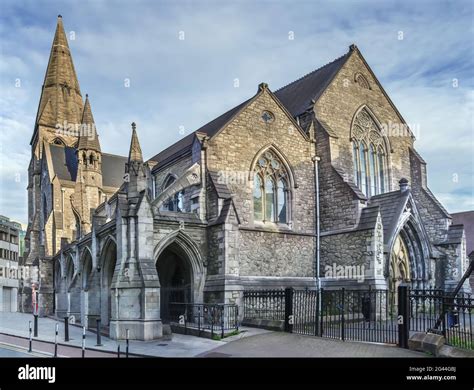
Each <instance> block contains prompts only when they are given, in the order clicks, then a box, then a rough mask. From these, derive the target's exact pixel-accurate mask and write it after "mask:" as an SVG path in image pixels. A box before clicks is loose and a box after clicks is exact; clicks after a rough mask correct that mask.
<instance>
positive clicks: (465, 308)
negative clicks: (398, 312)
mask: <svg viewBox="0 0 474 390" xmlns="http://www.w3.org/2000/svg"><path fill="white" fill-rule="evenodd" d="M473 317H474V297H473V295H472V294H469V293H463V292H459V293H457V294H456V295H455V296H454V297H453V296H451V295H450V294H449V293H446V292H444V291H443V290H434V289H431V290H416V289H412V290H410V330H411V331H421V332H427V331H437V332H440V333H442V334H443V335H444V336H445V338H446V344H448V345H452V346H455V347H460V348H466V349H474V338H473V333H474V332H473V327H474V318H473Z"/></svg>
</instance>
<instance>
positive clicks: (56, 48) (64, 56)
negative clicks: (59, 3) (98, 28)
mask: <svg viewBox="0 0 474 390" xmlns="http://www.w3.org/2000/svg"><path fill="white" fill-rule="evenodd" d="M48 103H49V104H51V108H52V110H51V109H49V108H48V115H43V113H44V109H45V107H46V106H47V105H48ZM82 106H83V103H82V96H81V90H80V88H79V81H78V80H77V75H76V70H75V68H74V64H73V61H72V56H71V51H70V50H69V45H68V42H67V38H66V33H65V31H64V25H63V19H62V17H61V15H59V16H58V19H57V24H56V32H55V34H54V39H53V44H52V46H51V53H50V55H49V61H48V67H47V69H46V74H45V77H44V83H43V89H42V92H41V98H40V103H39V107H38V115H37V119H36V124H41V125H45V126H51V127H55V126H56V124H58V123H59V124H61V125H62V124H63V122H64V121H67V122H69V123H80V120H81V116H82ZM50 111H52V112H50Z"/></svg>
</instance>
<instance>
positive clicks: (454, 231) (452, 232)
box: [443, 225, 464, 244]
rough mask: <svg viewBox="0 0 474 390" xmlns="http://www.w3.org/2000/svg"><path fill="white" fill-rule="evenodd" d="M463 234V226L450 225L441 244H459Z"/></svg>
mask: <svg viewBox="0 0 474 390" xmlns="http://www.w3.org/2000/svg"><path fill="white" fill-rule="evenodd" d="M463 233H464V226H463V225H450V226H449V228H448V234H447V235H446V240H444V241H443V244H460V243H461V241H462V235H463Z"/></svg>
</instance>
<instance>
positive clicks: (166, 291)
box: [156, 243, 193, 323]
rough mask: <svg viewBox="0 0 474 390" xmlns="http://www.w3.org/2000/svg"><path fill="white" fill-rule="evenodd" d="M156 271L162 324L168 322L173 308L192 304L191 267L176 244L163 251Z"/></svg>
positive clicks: (184, 254)
mask: <svg viewBox="0 0 474 390" xmlns="http://www.w3.org/2000/svg"><path fill="white" fill-rule="evenodd" d="M156 271H157V272H158V277H159V279H160V286H161V288H160V292H161V299H160V313H161V319H162V321H163V322H165V323H167V322H169V321H170V317H171V316H172V315H173V307H174V309H176V307H175V306H179V305H174V306H173V305H172V306H170V304H175V303H177V304H182V303H192V302H193V296H192V292H193V289H192V281H193V275H192V267H191V263H190V261H189V259H188V258H187V255H186V253H185V252H184V251H183V250H182V248H181V247H180V246H179V245H177V244H176V243H172V244H170V245H169V246H168V247H166V249H164V250H163V251H162V252H161V254H160V256H159V257H158V259H157V261H156Z"/></svg>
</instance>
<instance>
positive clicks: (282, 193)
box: [253, 150, 290, 224]
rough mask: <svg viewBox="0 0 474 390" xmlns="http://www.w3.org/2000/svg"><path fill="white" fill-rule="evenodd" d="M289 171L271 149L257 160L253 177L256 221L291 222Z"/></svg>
mask: <svg viewBox="0 0 474 390" xmlns="http://www.w3.org/2000/svg"><path fill="white" fill-rule="evenodd" d="M288 205H289V186H288V172H287V170H286V169H285V166H284V165H283V163H282V162H281V160H280V159H279V158H278V157H277V156H276V155H275V154H274V153H273V152H272V151H270V150H267V151H265V152H264V153H263V154H262V155H261V156H260V157H259V158H258V160H257V163H256V165H255V173H254V179H253V216H254V220H255V221H262V222H274V223H284V224H286V223H288V222H289V219H290V218H289V206H288Z"/></svg>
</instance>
